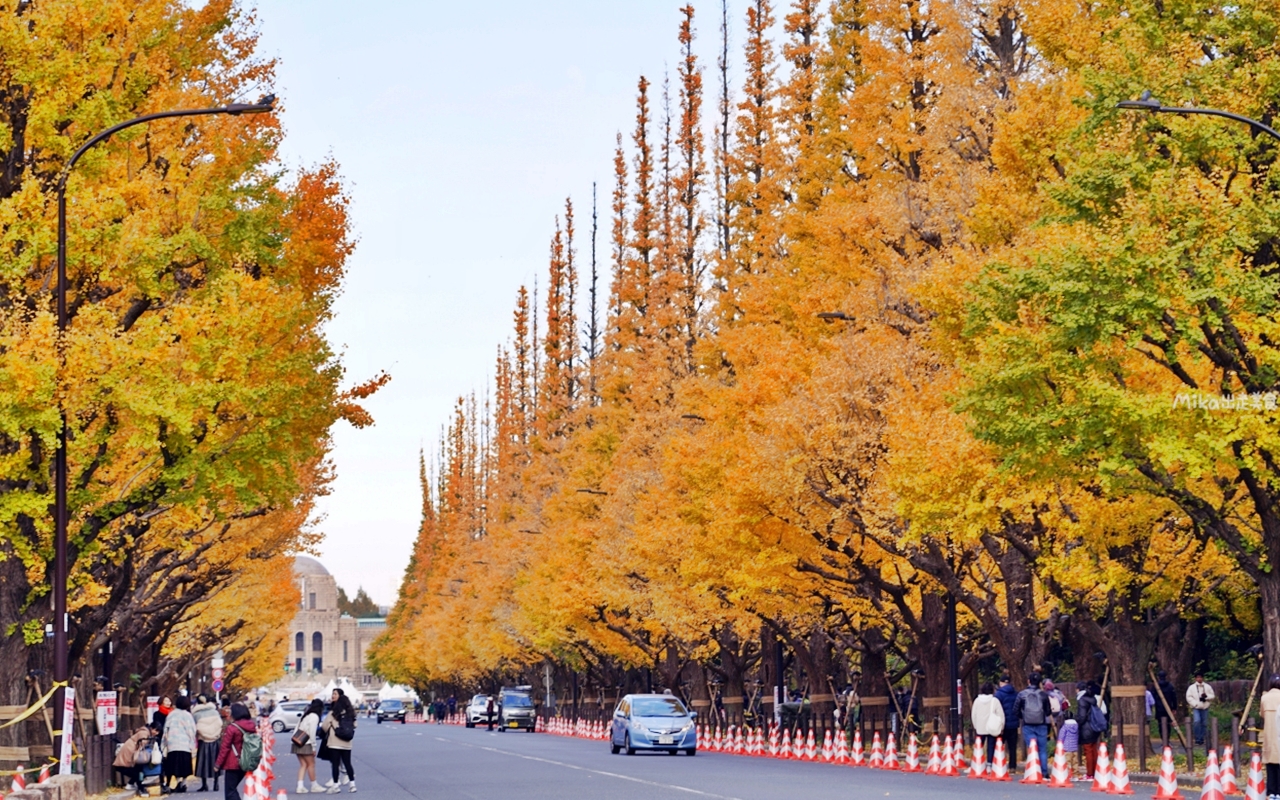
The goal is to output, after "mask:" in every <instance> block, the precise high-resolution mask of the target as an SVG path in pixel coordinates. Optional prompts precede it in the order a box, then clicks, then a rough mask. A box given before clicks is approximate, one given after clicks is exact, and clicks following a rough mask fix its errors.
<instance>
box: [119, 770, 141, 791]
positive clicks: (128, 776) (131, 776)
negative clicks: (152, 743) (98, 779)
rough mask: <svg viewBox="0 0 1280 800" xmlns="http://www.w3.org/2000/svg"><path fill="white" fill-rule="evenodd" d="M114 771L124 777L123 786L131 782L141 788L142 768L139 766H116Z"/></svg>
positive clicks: (126, 786)
mask: <svg viewBox="0 0 1280 800" xmlns="http://www.w3.org/2000/svg"><path fill="white" fill-rule="evenodd" d="M116 772H119V773H120V777H122V778H124V785H125V788H128V787H129V786H130V785H131V784H132V785H134V786H137V787H138V788H139V789H141V788H142V769H141V768H140V767H116Z"/></svg>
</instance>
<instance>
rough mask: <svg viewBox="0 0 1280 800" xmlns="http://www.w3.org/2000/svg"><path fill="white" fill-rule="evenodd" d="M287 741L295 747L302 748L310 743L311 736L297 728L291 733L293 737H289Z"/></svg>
mask: <svg viewBox="0 0 1280 800" xmlns="http://www.w3.org/2000/svg"><path fill="white" fill-rule="evenodd" d="M289 741H291V742H293V744H294V746H295V747H302V746H304V745H305V744H306V743H307V742H309V741H311V734H309V733H307V732H306V731H304V730H303V729H302V728H298V729H297V730H296V731H294V732H293V735H292V736H290V737H289Z"/></svg>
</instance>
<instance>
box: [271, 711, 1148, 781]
mask: <svg viewBox="0 0 1280 800" xmlns="http://www.w3.org/2000/svg"><path fill="white" fill-rule="evenodd" d="M286 748H287V743H286ZM352 755H353V760H354V765H355V769H356V778H357V785H358V786H359V787H360V791H359V792H358V794H357V798H353V800H357V799H358V798H363V800H370V797H372V798H374V799H375V800H410V798H413V799H414V800H418V799H419V798H421V800H427V798H431V800H436V799H437V798H439V799H441V800H454V799H455V798H458V799H461V798H485V800H495V798H521V799H522V800H524V799H525V798H592V800H664V799H665V798H682V799H683V800H693V799H694V798H698V797H704V798H740V799H741V800H756V798H759V799H760V800H765V798H767V799H768V800H778V798H793V797H794V798H803V799H804V800H824V798H842V800H843V799H844V798H850V797H865V798H871V797H876V798H880V797H891V798H895V800H952V798H958V797H968V798H974V799H975V800H1006V799H1008V800H1034V799H1035V798H1038V799H1039V800H1065V799H1066V798H1070V797H1071V796H1073V795H1078V796H1079V797H1080V798H1081V800H1083V798H1085V797H1090V796H1092V795H1091V794H1089V792H1088V785H1087V784H1077V788H1075V789H1071V790H1061V791H1057V790H1052V789H1048V788H1045V787H1040V786H1020V785H1019V784H1017V783H990V782H987V781H971V780H968V779H965V778H940V777H936V776H931V775H910V774H902V773H893V772H882V771H877V770H871V769H867V768H855V767H847V766H836V765H833V764H818V763H804V762H790V761H779V760H776V759H768V758H748V757H744V756H733V755H727V754H723V753H710V752H705V751H700V752H699V753H698V755H697V756H694V757H692V758H690V757H689V756H685V755H678V756H669V755H666V754H664V753H650V754H645V753H642V754H638V755H635V756H626V755H616V756H615V755H610V753H609V746H608V744H607V743H605V742H594V741H587V740H584V739H575V738H568V737H562V736H552V735H550V734H542V733H539V734H529V733H524V732H519V733H514V732H503V733H497V732H494V733H489V732H487V731H485V730H483V729H474V730H468V729H467V728H463V727H460V726H458V727H455V726H450V725H429V724H409V725H395V724H383V725H373V724H368V723H366V722H365V720H364V719H361V724H360V727H359V731H358V735H357V736H356V740H355V748H354V751H353V753H352ZM276 767H277V774H278V775H279V778H277V782H276V788H277V789H279V788H285V789H291V788H292V787H293V786H294V785H295V781H294V776H295V775H296V772H297V759H295V758H294V757H293V756H290V755H288V754H287V750H286V752H285V754H283V755H282V756H281V758H280V760H279V761H278V762H277V764H276ZM317 767H318V768H319V769H321V770H323V769H324V768H326V767H328V764H327V763H325V762H320V763H319V764H318V765H317ZM323 779H326V780H327V777H326V778H323ZM1134 790H1135V795H1136V797H1137V798H1142V799H1145V798H1149V797H1151V795H1152V794H1153V790H1154V787H1151V786H1141V785H1137V786H1134ZM342 794H343V796H344V797H345V796H349V795H348V794H347V793H346V792H345V791H344V792H343V793H342ZM290 800H301V799H300V798H299V796H296V795H292V793H291V797H290ZM306 800H310V798H309V796H308V797H307V798H306Z"/></svg>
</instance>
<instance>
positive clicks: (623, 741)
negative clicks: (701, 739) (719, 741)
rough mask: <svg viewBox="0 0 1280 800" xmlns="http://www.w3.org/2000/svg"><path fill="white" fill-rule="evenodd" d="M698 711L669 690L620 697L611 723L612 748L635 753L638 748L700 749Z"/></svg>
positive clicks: (675, 751) (676, 750)
mask: <svg viewBox="0 0 1280 800" xmlns="http://www.w3.org/2000/svg"><path fill="white" fill-rule="evenodd" d="M697 716H698V714H697V712H696V711H690V710H689V709H687V708H685V705H684V703H682V702H680V698H678V697H674V696H672V695H669V694H629V695H626V696H625V697H623V698H622V699H621V700H619V701H618V707H617V708H616V709H615V710H614V712H613V722H612V723H611V724H610V726H609V750H610V752H612V753H614V754H615V755H617V754H618V753H619V752H621V751H622V750H626V751H627V755H629V756H633V755H635V754H636V751H637V750H665V751H666V752H668V753H671V754H672V755H675V754H676V753H678V752H680V751H681V750H683V751H684V752H685V753H686V754H688V755H691V756H692V755H697V753H698V731H697V729H696V726H695V725H694V720H695V719H696V718H697Z"/></svg>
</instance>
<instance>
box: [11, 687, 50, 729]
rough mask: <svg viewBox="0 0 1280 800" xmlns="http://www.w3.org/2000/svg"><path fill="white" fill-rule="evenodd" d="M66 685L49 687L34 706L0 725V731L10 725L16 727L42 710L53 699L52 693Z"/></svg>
mask: <svg viewBox="0 0 1280 800" xmlns="http://www.w3.org/2000/svg"><path fill="white" fill-rule="evenodd" d="M66 685H67V682H66V681H55V682H54V684H53V686H51V687H49V691H48V693H47V694H45V696H44V697H41V698H40V699H39V700H37V701H36V702H35V705H33V706H31V708H28V709H27V710H26V711H23V712H22V713H21V714H19V715H18V716H16V717H14V718H13V719H11V720H9V721H8V722H6V723H4V724H3V725H0V729H2V728H7V727H9V726H10V725H17V724H18V723H19V722H22V721H23V720H24V719H26V718H27V717H29V716H31V715H32V714H34V713H36V712H37V711H39V710H40V709H42V708H44V705H45V703H48V702H49V701H50V700H52V699H53V695H54V693H55V692H57V691H58V689H60V688H62V687H63V686H66Z"/></svg>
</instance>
